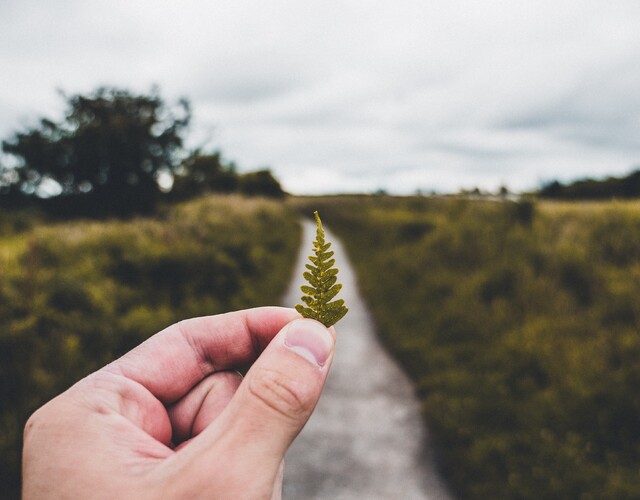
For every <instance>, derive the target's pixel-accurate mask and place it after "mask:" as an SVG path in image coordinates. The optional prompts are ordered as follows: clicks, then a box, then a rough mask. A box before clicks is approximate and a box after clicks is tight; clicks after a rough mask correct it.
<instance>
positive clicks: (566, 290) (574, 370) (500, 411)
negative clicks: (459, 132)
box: [299, 197, 640, 499]
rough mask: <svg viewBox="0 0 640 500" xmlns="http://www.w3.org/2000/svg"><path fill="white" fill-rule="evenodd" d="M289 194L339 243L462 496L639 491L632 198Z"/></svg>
mask: <svg viewBox="0 0 640 500" xmlns="http://www.w3.org/2000/svg"><path fill="white" fill-rule="evenodd" d="M299 203H301V204H302V205H307V204H309V205H311V206H313V208H319V209H320V210H321V213H322V215H323V220H324V221H325V222H326V224H327V226H328V227H329V228H331V229H333V230H334V231H335V232H337V233H338V235H339V236H341V237H342V239H343V241H344V243H345V244H346V246H347V249H348V251H349V253H350V255H351V259H352V261H353V262H354V264H355V266H356V270H357V273H358V277H359V280H360V285H361V287H362V289H363V293H364V294H365V296H366V298H367V299H368V301H369V303H370V306H371V309H372V311H373V314H374V317H375V320H376V323H377V326H378V330H379V334H380V336H381V338H382V339H383V340H384V342H385V343H386V344H387V345H388V346H389V348H390V349H391V351H392V352H393V353H394V354H395V355H396V356H397V359H398V360H399V361H400V362H401V364H402V365H403V366H404V367H405V369H406V371H407V372H408V373H409V374H410V376H411V377H412V378H413V380H414V382H415V387H416V390H417V392H418V395H419V396H420V398H421V400H422V404H423V408H424V415H425V417H426V420H427V422H428V424H429V425H430V427H431V429H432V432H433V434H434V436H435V439H436V442H437V449H438V453H439V457H440V459H441V463H442V467H443V470H444V473H445V476H446V479H447V480H448V481H449V482H450V483H451V485H452V486H453V487H454V489H455V491H457V493H458V494H459V495H460V498H483V499H484V498H487V499H489V498H490V499H494V498H513V499H522V498H536V499H545V498H549V499H552V498H553V499H557V498H583V499H589V498H593V499H595V498H598V499H599V498H616V499H617V498H640V473H639V469H638V464H639V463H640V396H639V393H638V387H640V299H639V297H640V205H639V204H638V203H633V202H630V203H615V202H614V203H601V204H586V205H585V204H579V205H578V204H576V205H572V204H566V203H565V204H552V203H546V202H545V203H537V204H534V203H532V202H526V201H525V202H521V203H509V202H505V203H498V202H486V201H471V200H464V199H437V198H404V199H403V198H388V197H336V198H326V199H315V200H304V201H300V202H299ZM306 210H308V208H307V209H306Z"/></svg>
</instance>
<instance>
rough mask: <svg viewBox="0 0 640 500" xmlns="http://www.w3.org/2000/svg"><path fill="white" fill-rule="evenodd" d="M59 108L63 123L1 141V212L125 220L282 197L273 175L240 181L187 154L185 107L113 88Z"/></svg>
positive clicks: (232, 172) (220, 164)
mask: <svg viewBox="0 0 640 500" xmlns="http://www.w3.org/2000/svg"><path fill="white" fill-rule="evenodd" d="M62 98H63V99H64V101H65V113H64V117H63V118H62V120H60V121H55V120H52V119H49V118H41V119H40V120H39V122H38V124H37V125H36V126H32V127H28V128H26V129H25V130H22V131H18V132H15V133H14V134H13V136H12V137H10V138H9V139H7V140H4V141H2V151H3V152H4V154H5V158H6V159H5V161H4V162H3V163H0V208H2V209H12V208H25V207H32V206H36V207H39V208H41V209H43V210H44V211H45V212H47V213H49V214H51V215H58V216H72V215H82V216H112V215H116V216H127V215H131V214H135V213H150V212H153V211H154V210H155V209H156V207H157V205H158V203H159V202H160V201H162V200H167V201H178V200H185V199H188V198H193V197H196V196H200V195H202V194H204V193H207V192H222V193H231V192H240V193H244V194H247V195H262V196H269V197H276V198H277V197H283V196H284V195H285V193H284V191H283V190H282V187H281V186H280V183H279V182H278V181H277V180H276V179H275V178H274V177H273V175H272V173H271V172H270V171H269V170H268V169H264V170H259V171H255V172H249V173H245V174H240V173H238V172H237V170H236V167H235V164H234V163H231V162H227V161H225V160H224V158H223V157H222V155H221V154H220V152H212V153H211V152H204V151H202V150H199V149H196V150H191V151H190V150H188V149H187V148H186V147H185V133H186V131H187V128H188V125H189V123H190V121H191V106H190V103H189V101H188V100H186V99H180V100H179V101H178V102H177V103H175V104H173V105H170V104H168V103H167V102H166V101H165V100H164V99H163V98H162V97H161V96H160V95H159V93H158V91H157V90H153V91H152V92H151V93H150V94H148V95H146V94H135V93H132V92H130V91H128V90H126V89H120V88H115V87H100V88H98V89H97V90H95V91H94V92H92V93H90V94H88V95H81V94H75V95H65V94H62ZM9 161H11V163H10V164H9Z"/></svg>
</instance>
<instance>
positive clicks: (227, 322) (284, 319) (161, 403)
mask: <svg viewBox="0 0 640 500" xmlns="http://www.w3.org/2000/svg"><path fill="white" fill-rule="evenodd" d="M299 318H300V316H299V315H298V314H297V313H296V312H295V311H293V310H291V309H284V308H276V307H269V308H257V309H250V310H246V311H238V312H233V313H228V314H223V315H219V316H210V317H204V318H195V319H190V320H186V321H183V322H181V323H177V324H175V325H172V326H170V327H168V328H167V329H165V330H163V331H162V332H160V333H158V334H156V335H154V336H153V337H151V338H150V339H149V340H147V341H146V342H144V343H142V344H140V345H139V346H138V347H136V348H135V349H133V350H132V351H130V352H129V353H127V354H125V355H124V356H123V357H122V358H120V359H118V360H116V361H114V362H113V363H111V364H109V365H107V366H106V367H104V368H102V369H100V370H98V371H97V372H95V373H92V374H91V375H89V376H88V377H86V378H84V379H83V380H81V381H80V382H78V383H77V384H75V385H74V386H72V387H71V388H70V389H68V390H67V391H66V392H64V393H62V394H61V395H59V396H58V397H56V398H55V399H53V400H51V401H50V402H49V403H47V404H46V405H44V406H43V407H42V408H40V409H39V410H38V411H36V412H35V413H34V414H33V415H32V416H31V418H30V419H29V421H28V422H27V425H26V426H25V434H24V450H23V498H25V499H33V498H74V499H80V498H92V499H93V498H110V499H113V498H136V499H139V498H163V499H165V498H167V499H169V498H180V499H185V498H189V499H191V498H224V499H261V498H280V496H281V488H282V474H283V458H284V455H285V453H286V451H287V449H288V447H289V445H290V444H291V442H292V441H293V439H294V438H295V437H296V435H297V434H298V432H300V430H301V429H302V427H303V426H304V424H305V423H306V421H307V419H308V418H309V416H310V415H311V412H312V411H313V409H314V407H315V405H316V403H317V401H318V399H319V397H320V392H321V390H322V387H323V385H324V382H325V379H326V376H327V372H328V370H329V367H330V365H331V360H332V358H333V346H334V342H335V331H334V330H333V328H331V329H329V330H327V329H326V328H325V327H324V326H323V325H321V324H320V323H318V322H315V321H313V320H308V319H299ZM258 356H259V357H258ZM256 358H257V359H256ZM253 360H256V361H255V363H254V364H253V366H252V367H251V369H250V370H249V371H248V373H247V375H246V377H245V378H244V379H242V377H241V376H240V375H239V374H238V373H237V372H235V371H233V370H234V368H237V367H239V366H241V365H243V364H246V363H249V362H251V361H253Z"/></svg>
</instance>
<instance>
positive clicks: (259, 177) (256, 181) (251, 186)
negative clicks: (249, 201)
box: [240, 169, 286, 198]
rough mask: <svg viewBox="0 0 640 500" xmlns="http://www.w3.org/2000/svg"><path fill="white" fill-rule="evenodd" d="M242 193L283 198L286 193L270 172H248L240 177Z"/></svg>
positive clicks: (266, 170)
mask: <svg viewBox="0 0 640 500" xmlns="http://www.w3.org/2000/svg"><path fill="white" fill-rule="evenodd" d="M240 192H241V193H243V194H246V195H248V196H267V197H270V198H283V197H284V196H285V194H286V193H285V192H284V190H283V189H282V186H280V183H279V182H278V180H277V179H276V178H275V177H274V176H273V174H272V173H271V171H270V170H268V169H265V170H257V171H255V172H247V173H246V174H244V175H242V176H241V177H240Z"/></svg>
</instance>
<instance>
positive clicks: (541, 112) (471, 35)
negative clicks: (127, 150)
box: [0, 0, 640, 194]
mask: <svg viewBox="0 0 640 500" xmlns="http://www.w3.org/2000/svg"><path fill="white" fill-rule="evenodd" d="M100 85H116V86H122V87H125V88H128V89H131V90H134V91H140V92H147V91H150V89H151V88H152V86H153V85H157V86H158V87H159V89H160V93H161V95H162V96H163V97H165V98H166V99H168V100H169V101H173V100H176V99H177V98H179V97H182V96H184V97H186V98H188V99H189V100H190V101H191V103H192V105H193V111H194V121H193V125H192V127H191V131H190V134H189V137H190V141H191V144H193V145H204V146H205V147H206V148H208V149H210V150H214V149H220V150H222V152H223V154H224V155H225V157H226V158H227V159H229V160H233V161H235V162H237V163H238V165H239V167H240V169H241V170H249V169H255V168H257V167H263V166H269V167H271V168H272V169H273V171H274V172H275V174H276V176H277V177H278V178H279V179H280V180H281V181H282V182H283V184H284V187H285V188H286V189H287V190H289V191H291V192H294V193H301V194H302V193H319V192H346V191H349V192H352V191H365V192H370V191H375V190H377V189H386V190H387V191H389V192H392V193H413V192H415V191H416V190H418V189H420V190H423V191H430V190H432V189H433V190H438V191H456V190H458V189H460V188H472V187H475V186H479V187H481V188H485V189H497V188H498V187H499V186H501V185H503V184H504V185H507V186H508V187H510V188H511V189H514V190H521V189H529V188H532V187H537V186H538V185H539V184H540V183H541V182H543V181H548V180H551V179H556V178H558V179H572V178H576V177H582V176H605V175H621V174H625V173H627V172H629V171H631V170H632V169H633V168H634V167H637V166H639V165H640V2H639V1H638V0H626V1H625V0H619V1H618V0H601V1H596V0H552V1H551V0H537V1H531V0H505V1H497V0H495V1H493V0H492V1H489V0H457V1H451V0H389V1H378V0H369V1H365V0H268V1H265V0H214V1H205V0H182V1H181V2H175V1H171V2H170V1H164V0H154V1H151V0H149V1H142V0H108V1H102V0H56V1H51V2H45V1H43V0H0V138H4V139H6V138H8V137H10V135H11V133H12V132H14V131H16V130H20V129H21V128H23V127H24V126H27V125H29V124H34V123H35V120H36V119H37V118H39V117H41V116H48V117H50V118H58V119H59V118H61V110H62V100H61V99H60V97H59V95H58V94H57V92H56V89H62V90H64V91H65V92H66V93H77V92H80V93H83V92H90V91H92V90H94V89H95V88H96V87H98V86H100Z"/></svg>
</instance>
